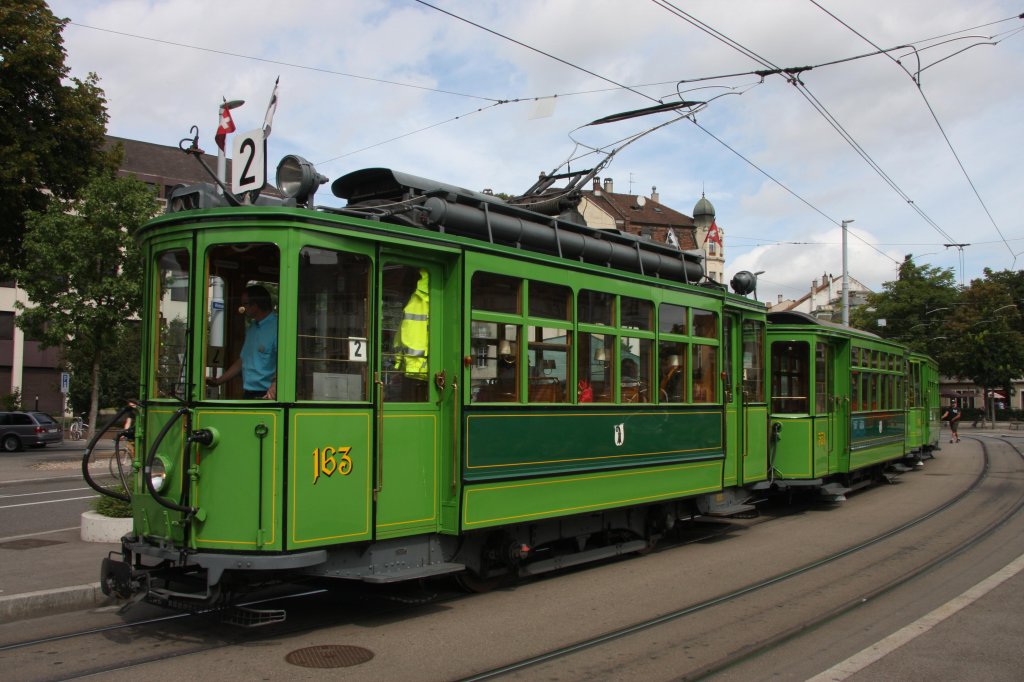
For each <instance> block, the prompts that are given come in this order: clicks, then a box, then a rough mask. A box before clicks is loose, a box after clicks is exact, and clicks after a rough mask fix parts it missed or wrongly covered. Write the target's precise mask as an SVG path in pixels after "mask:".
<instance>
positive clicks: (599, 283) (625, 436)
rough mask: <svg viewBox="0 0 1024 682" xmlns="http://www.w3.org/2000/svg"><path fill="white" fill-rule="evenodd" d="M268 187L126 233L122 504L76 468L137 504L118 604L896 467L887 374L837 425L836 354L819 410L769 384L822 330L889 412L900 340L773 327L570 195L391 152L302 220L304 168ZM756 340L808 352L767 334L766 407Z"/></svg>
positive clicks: (518, 544) (307, 209)
mask: <svg viewBox="0 0 1024 682" xmlns="http://www.w3.org/2000/svg"><path fill="white" fill-rule="evenodd" d="M278 174H279V182H278V184H279V186H280V187H282V192H284V194H285V198H284V199H283V200H282V199H279V198H273V197H266V196H264V197H260V198H258V199H256V200H255V201H254V202H253V203H252V204H251V205H237V204H238V203H239V202H238V199H237V198H236V197H233V196H232V195H231V194H230V193H228V192H227V191H226V190H225V192H224V193H223V194H221V193H218V192H217V191H216V189H215V188H214V187H212V186H207V185H194V186H189V187H182V188H178V189H177V190H176V191H175V192H174V193H173V195H172V199H171V201H170V203H169V206H168V213H167V214H166V215H164V216H162V217H159V218H157V219H155V220H153V221H151V222H150V223H148V224H147V225H146V226H144V227H143V228H141V230H140V231H139V235H138V238H139V240H140V244H141V246H142V250H143V253H144V257H145V260H146V287H145V301H144V306H143V315H142V324H143V330H144V331H143V336H144V338H143V357H142V387H141V388H142V394H141V396H140V400H139V401H138V403H137V405H133V406H131V408H125V410H122V415H119V416H118V417H116V418H115V420H118V419H120V417H121V416H123V414H125V413H127V412H129V411H133V412H134V422H133V423H134V427H133V429H131V430H128V431H126V432H125V433H124V435H125V436H126V437H127V438H129V439H130V440H131V442H132V443H133V444H134V452H135V459H134V463H133V468H132V471H131V472H127V473H128V475H127V476H125V479H126V483H127V488H128V492H127V494H120V493H118V492H117V491H114V490H110V489H107V488H104V487H102V486H100V485H98V484H97V483H96V482H95V481H93V480H92V479H91V478H90V477H89V474H88V466H87V464H88V459H89V457H90V454H91V451H92V447H94V446H95V441H94V442H93V443H91V444H90V447H89V448H87V451H86V455H85V457H84V460H83V472H84V474H85V476H86V479H87V481H89V482H90V484H91V485H93V487H95V488H96V489H97V490H100V492H102V493H104V494H108V495H112V496H115V497H117V496H120V497H121V498H122V499H125V500H126V501H130V502H131V505H132V510H133V516H134V524H133V529H132V531H131V532H130V533H129V534H127V535H126V536H125V537H124V538H123V540H122V552H121V556H120V557H111V558H107V559H105V560H104V562H103V567H102V586H103V589H104V591H106V592H107V593H108V594H116V595H118V596H120V597H130V596H133V595H135V596H145V597H146V598H147V599H149V600H150V601H154V602H158V603H170V602H175V603H176V604H180V603H186V604H192V605H200V604H210V603H217V602H224V601H226V600H228V599H229V597H228V595H231V594H235V593H237V591H238V590H240V589H242V588H244V587H245V586H248V585H252V584H256V583H259V582H261V581H265V580H267V579H269V578H271V577H278V576H282V575H303V576H313V577H323V578H338V579H347V580H354V581H364V582H367V583H389V582H397V581H403V580H412V579H419V578H424V577H428V576H434V575H440V574H445V573H453V574H456V575H457V576H458V577H460V579H461V580H462V581H463V582H464V583H465V584H466V585H467V586H469V587H471V588H481V589H482V588H486V587H487V586H489V585H491V584H493V583H494V582H496V581H500V580H503V579H505V578H507V577H511V576H515V575H528V574H537V573H542V572H545V571H549V570H554V569H557V568H560V567H564V566H568V565H572V564H576V563H581V562H585V561H592V560H596V559H600V558H605V557H609V556H613V555H617V554H622V553H629V552H638V551H643V550H645V549H647V548H649V547H650V546H652V544H653V543H654V542H656V541H657V539H658V537H659V536H660V535H661V534H663V533H664V532H666V530H668V529H670V528H671V527H672V526H673V525H674V524H675V523H676V521H677V520H680V519H688V518H692V517H694V516H696V515H731V514H736V513H740V512H745V511H750V510H751V509H753V507H752V506H751V504H750V502H751V500H752V498H753V497H754V496H755V495H757V494H759V493H758V492H757V490H758V489H761V488H763V487H765V486H768V485H772V484H773V481H774V483H778V482H779V480H780V479H782V478H794V479H795V478H810V477H820V476H824V475H825V474H826V473H828V472H852V471H855V470H856V469H857V468H858V467H863V466H866V465H868V464H875V463H879V462H882V461H886V460H889V459H893V458H896V457H898V456H901V455H902V454H903V451H904V445H903V442H904V441H903V436H902V433H903V432H902V429H903V428H904V421H903V418H904V416H903V415H904V413H903V411H902V409H900V410H897V409H895V408H896V407H897V406H896V405H895V403H893V404H892V405H889V406H888V407H889V408H892V409H885V410H882V411H881V412H879V411H877V410H875V409H874V407H872V408H871V410H870V411H869V410H867V406H868V397H867V396H868V392H873V391H875V390H876V389H877V388H878V385H877V384H868V385H866V388H865V389H863V391H862V392H861V393H858V394H855V395H856V397H855V401H862V402H857V403H856V404H855V405H854V406H853V410H852V414H851V415H847V417H849V416H852V421H850V420H849V419H845V418H844V417H843V415H844V414H846V413H845V411H847V410H849V409H850V407H849V406H848V405H847V403H845V402H844V401H842V400H840V399H839V397H840V396H841V395H843V394H844V392H846V393H848V391H849V387H848V386H846V384H845V382H847V381H849V378H848V377H849V375H848V374H846V373H841V372H838V371H836V369H835V368H834V367H832V365H829V367H830V369H829V370H828V371H829V372H830V373H829V374H828V375H827V377H828V379H827V381H828V382H832V383H829V384H827V389H826V390H827V391H832V393H828V394H827V396H822V397H823V398H824V397H828V398H829V400H827V401H826V402H824V403H822V405H823V406H824V407H823V408H822V409H823V410H824V411H823V412H820V413H818V412H814V413H812V411H811V409H810V405H809V403H808V402H807V400H808V399H807V398H805V399H804V402H803V403H802V404H801V405H799V406H798V405H797V402H796V401H797V398H796V397H795V394H793V390H796V387H797V384H795V383H786V382H783V381H782V379H781V377H782V375H781V374H778V373H779V372H782V371H783V370H782V368H783V367H784V366H786V367H790V365H783V364H781V363H783V362H784V361H785V362H791V363H793V364H792V366H791V367H792V372H795V371H796V368H797V367H798V366H802V367H804V368H805V370H807V371H810V370H809V367H811V366H813V363H814V362H815V361H816V359H817V358H818V356H817V355H815V353H818V352H819V350H820V344H822V343H824V344H825V346H826V352H827V353H829V354H830V355H829V356H828V357H829V358H831V359H836V360H837V361H838V359H839V358H840V356H841V355H842V354H843V353H846V355H845V356H844V357H849V353H850V352H853V353H854V355H853V357H855V358H858V360H857V362H867V363H868V364H867V365H865V366H864V370H863V371H864V372H865V373H869V374H871V375H872V376H878V377H879V378H881V377H882V376H884V377H885V383H884V386H885V387H886V390H889V389H891V396H890V397H891V398H892V400H893V401H895V396H896V390H897V389H898V387H899V386H900V385H902V384H900V383H899V382H901V381H902V378H901V377H900V376H899V375H898V371H897V370H898V367H902V364H896V361H895V359H894V360H893V361H892V362H893V363H894V364H892V365H891V366H890V364H889V362H890V360H889V356H890V355H891V356H892V357H893V358H896V357H899V358H902V357H903V356H902V354H901V353H902V351H899V350H898V349H897V348H896V347H893V346H889V345H887V344H885V343H884V342H882V341H880V340H877V339H873V338H869V337H868V336H867V335H857V334H855V333H852V332H849V331H846V332H844V333H840V332H838V331H837V330H836V331H832V332H830V333H825V331H823V330H824V328H823V327H821V326H820V325H818V326H816V327H814V328H813V329H812V328H811V327H810V326H808V325H806V324H798V325H792V324H786V325H785V329H787V330H789V331H788V332H784V333H786V334H790V336H792V337H793V338H792V339H789V340H786V339H785V338H784V337H783V336H780V335H779V333H778V332H775V331H769V327H770V326H771V325H770V324H769V317H768V316H767V314H766V310H765V307H764V305H763V304H761V303H759V302H757V301H756V300H751V299H749V298H747V297H746V296H745V295H744V294H748V293H750V292H751V291H752V290H753V286H752V284H753V282H754V277H753V276H752V275H749V273H741V275H743V276H740V275H738V276H737V278H736V279H735V280H734V289H738V291H739V293H728V292H727V291H726V290H725V289H724V288H723V287H721V286H719V285H717V284H713V283H711V282H709V281H707V280H705V279H704V278H703V268H702V262H701V260H700V255H699V254H697V253H690V252H681V251H679V250H677V249H675V248H672V247H668V246H665V245H661V244H656V243H652V242H649V241H646V240H641V239H638V238H635V237H632V236H630V235H623V234H619V233H617V232H612V233H609V232H606V231H601V230H593V229H590V228H587V227H584V226H582V218H581V216H579V214H578V212H576V210H575V206H576V204H578V202H579V196H578V195H576V196H573V195H572V194H571V193H569V192H559V191H556V190H552V191H549V192H548V194H547V195H545V196H544V197H541V198H540V199H538V198H537V197H536V196H534V197H532V198H529V199H528V200H527V201H526V202H525V203H526V205H516V204H514V203H511V202H506V201H503V200H501V199H498V198H496V197H494V196H492V195H489V194H483V193H477V192H472V191H469V190H465V189H461V188H458V187H454V186H451V185H445V184H443V183H438V182H435V181H431V180H425V179H423V178H418V177H415V176H411V175H406V174H403V173H399V172H395V171H391V170H387V169H380V168H377V169H367V170H362V171H357V172H354V173H351V174H349V175H346V176H344V177H341V178H339V179H337V180H336V181H335V182H334V183H333V184H332V186H331V187H332V190H333V192H334V194H335V195H336V196H338V197H341V198H344V199H346V200H347V201H348V204H347V206H346V207H345V208H341V209H338V208H323V207H316V208H314V207H313V205H312V192H313V191H314V190H315V187H316V185H317V184H319V182H322V181H323V179H322V178H321V177H320V176H318V175H317V174H316V173H315V172H314V171H312V170H311V168H310V167H308V166H307V165H305V164H304V162H302V160H301V159H298V157H286V159H285V161H283V162H282V164H281V165H280V166H279V168H278ZM282 175H284V176H285V179H286V180H287V178H288V177H289V176H290V177H292V178H293V179H298V180H301V182H299V181H296V182H286V181H284V180H282ZM737 283H739V284H738V285H737ZM257 292H262V294H258V293H257ZM264 297H265V298H266V299H268V300H267V301H266V302H265V303H260V302H259V301H258V300H257V298H261V299H262V298H264ZM263 307H265V308H267V309H269V311H272V312H273V314H271V315H265V316H264V315H256V314H255V313H254V311H256V312H259V311H260V309H261V308H263ZM263 312H264V314H265V313H267V312H268V310H264V311H263ZM779 322H782V320H779ZM254 330H256V331H254ZM275 330H276V334H269V335H268V332H273V331H275ZM250 336H251V337H252V339H257V340H255V341H251V342H250V343H247V339H249V338H250ZM786 338H788V337H786ZM769 339H775V341H773V342H772V343H773V344H775V343H783V342H785V343H791V344H797V345H799V344H803V345H802V346H800V348H801V349H802V350H800V352H802V353H803V355H802V356H799V357H798V352H797V348H796V347H795V346H794V347H793V349H792V350H791V351H786V352H783V348H782V347H781V346H779V350H778V353H779V354H778V356H777V357H776V355H775V351H774V350H773V351H772V355H771V366H772V372H773V374H772V377H773V378H772V381H773V387H774V388H775V389H777V391H779V392H780V393H778V396H777V397H772V398H771V401H769V397H770V396H769V384H768V377H769V363H768V362H767V360H766V359H767V358H769V354H768V350H767V347H766V344H767V343H768V340H769ZM851 347H852V348H851ZM883 356H884V358H885V360H884V363H885V366H884V368H883V367H881V366H879V365H877V364H872V363H879V362H882V360H881V358H882V357H883ZM243 357H244V358H247V361H246V363H243V365H244V364H247V363H252V364H251V365H250V367H252V368H258V369H259V370H260V372H262V374H263V375H266V376H264V377H263V378H264V379H268V378H269V379H270V380H271V381H272V383H271V388H266V386H262V385H261V386H253V385H251V383H252V382H254V381H255V379H253V377H254V376H256V374H258V372H257V371H256V370H255V369H254V370H253V371H252V372H251V374H247V373H246V370H245V368H244V366H243V369H242V372H241V373H237V367H236V365H237V362H238V359H239V358H243ZM901 362H902V360H901ZM268 368H269V369H268ZM786 371H791V370H786ZM270 375H272V376H270ZM787 376H792V377H793V378H792V379H787V381H796V377H797V375H796V374H792V373H791V375H787ZM815 376H816V375H815V374H813V373H808V374H805V375H804V380H805V381H812V380H814V377H815ZM776 382H779V383H778V384H777V385H774V384H775V383H776ZM811 385H812V384H809V383H808V384H806V385H805V386H803V387H801V388H799V390H798V391H797V392H802V393H801V394H802V395H804V396H807V395H808V393H807V390H808V387H809V386H811ZM255 389H258V390H255ZM790 389H793V390H790ZM837 389H838V390H837ZM879 390H880V389H879ZM791 394H792V395H791ZM872 395H873V393H872ZM887 395H889V394H887ZM817 407H818V405H815V408H817ZM798 414H799V415H801V416H798ZM883 415H886V416H883ZM897 417H898V418H897ZM780 423H785V431H784V436H783V438H782V439H781V440H778V439H772V438H769V435H770V434H769V425H770V424H771V425H772V426H773V429H774V428H777V427H776V426H775V425H777V424H780ZM847 423H853V424H854V429H853V431H852V432H850V433H847V431H846V427H845V424H847ZM878 428H881V429H882V431H881V433H882V437H881V440H883V441H884V442H880V441H879V438H877V437H876V433H875V432H876V430H877V429H878ZM819 429H826V431H825V437H824V440H823V441H822V440H821V436H820V435H819V433H818V431H819ZM897 432H898V433H897ZM776 435H777V434H776ZM897 436H898V437H897ZM770 441H771V442H772V443H773V447H772V451H771V453H769V442H770ZM798 443H804V444H805V445H806V446H810V444H811V443H814V444H815V446H814V447H815V449H814V450H813V456H811V457H809V458H808V457H806V456H804V457H803V458H802V459H801V456H798V453H797V450H796V449H795V448H794V446H795V445H797V444H798ZM819 443H820V445H818V444H819ZM848 443H850V444H852V449H850V450H849V451H847V449H846V445H847V444H848ZM804 450H805V453H806V452H810V450H809V449H808V447H805V448H804Z"/></svg>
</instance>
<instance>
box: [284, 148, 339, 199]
mask: <svg viewBox="0 0 1024 682" xmlns="http://www.w3.org/2000/svg"><path fill="white" fill-rule="evenodd" d="M325 182H327V178H325V177H324V176H323V175H320V174H319V173H317V172H316V167H315V166H313V164H312V163H310V162H309V161H307V160H306V159H304V158H302V157H301V156H296V155H295V154H289V155H288V156H286V157H284V158H283V159H281V162H280V163H278V164H277V182H276V184H277V188H278V189H279V190H281V193H282V194H284V195H285V196H286V197H288V198H289V199H294V200H295V203H296V204H298V205H299V206H305V205H307V204H309V203H312V201H313V195H314V194H316V190H317V189H318V188H319V187H320V185H322V184H324V183H325Z"/></svg>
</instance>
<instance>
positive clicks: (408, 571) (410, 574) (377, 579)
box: [362, 562, 466, 584]
mask: <svg viewBox="0 0 1024 682" xmlns="http://www.w3.org/2000/svg"><path fill="white" fill-rule="evenodd" d="M464 570H466V566H465V565H464V564H454V563H450V562H444V563H439V564H431V565H429V566H413V567H410V568H403V569H399V570H396V571H389V572H387V573H380V574H374V575H364V576H362V580H363V582H367V583H375V584H378V583H397V582H402V581H403V580H415V579H417V578H429V577H432V576H435V575H444V574H445V573H458V572H459V571H464Z"/></svg>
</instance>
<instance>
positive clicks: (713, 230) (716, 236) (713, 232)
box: [704, 220, 722, 246]
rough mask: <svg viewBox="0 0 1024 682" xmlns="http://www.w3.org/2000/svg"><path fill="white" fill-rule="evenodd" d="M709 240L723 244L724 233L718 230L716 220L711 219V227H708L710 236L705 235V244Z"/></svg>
mask: <svg viewBox="0 0 1024 682" xmlns="http://www.w3.org/2000/svg"><path fill="white" fill-rule="evenodd" d="M709 241H711V242H715V243H716V244H718V245H719V246H722V235H721V234H720V233H719V232H718V225H716V224H715V221H714V220H712V221H711V227H709V228H708V236H706V237H704V243H705V244H707V243H708V242H709Z"/></svg>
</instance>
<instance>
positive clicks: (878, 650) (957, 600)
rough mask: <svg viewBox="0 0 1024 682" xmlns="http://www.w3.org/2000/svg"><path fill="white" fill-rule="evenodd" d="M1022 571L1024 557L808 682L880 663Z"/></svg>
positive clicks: (834, 681) (825, 681)
mask: <svg viewBox="0 0 1024 682" xmlns="http://www.w3.org/2000/svg"><path fill="white" fill-rule="evenodd" d="M1022 570H1024V554H1022V555H1021V556H1019V557H1017V558H1016V559H1014V560H1013V561H1011V562H1010V563H1009V564H1007V565H1006V566H1005V567H1004V568H1003V569H1002V570H1000V571H997V572H996V573H994V574H992V575H991V576H989V577H988V578H985V579H984V580H982V581H981V582H980V583H978V584H977V585H975V586H974V587H972V588H970V589H969V590H967V591H966V592H964V593H963V594H961V595H959V596H958V597H954V598H953V599H951V600H949V601H948V602H946V603H945V604H943V605H942V606H940V607H938V608H937V609H935V610H934V611H932V612H931V613H927V614H925V615H923V616H921V617H920V618H918V619H917V620H915V621H914V622H913V623H911V624H910V625H908V626H906V627H904V628H902V629H901V630H897V631H896V632H894V633H893V634H891V635H889V636H888V637H886V638H885V639H883V640H881V641H880V642H876V643H875V644H872V645H871V646H869V647H867V648H866V649H863V650H862V651H859V652H857V653H855V654H854V655H853V656H850V657H849V658H848V659H846V660H845V661H842V662H841V663H838V664H836V665H834V666H832V667H831V668H829V669H828V670H826V671H824V672H823V673H820V674H818V675H815V676H814V677H812V678H810V679H809V680H808V681H807V682H839V681H840V680H845V679H846V678H848V677H850V676H852V675H854V674H856V673H858V672H860V671H861V670H863V669H864V668H866V667H868V666H869V665H871V664H872V663H874V662H876V661H878V660H881V659H882V658H883V657H884V656H886V655H888V654H890V653H892V652H893V651H895V650H896V649H898V648H900V647H901V646H903V645H904V644H907V643H908V642H910V641H911V640H913V639H915V638H916V637H919V636H921V635H923V634H925V633H926V632H928V631H929V630H931V629H932V628H933V627H935V626H936V625H938V624H939V623H941V622H942V621H944V620H946V619H947V618H949V617H950V616H952V615H954V614H956V613H957V612H958V611H960V610H961V609H963V608H965V607H967V606H970V605H971V604H973V603H974V602H976V601H977V600H979V599H981V598H982V597H983V596H985V595H986V594H988V593H989V592H991V591H992V590H994V589H995V588H997V587H999V586H1000V585H1002V584H1003V583H1004V582H1006V581H1007V580H1009V579H1010V578H1012V577H1013V576H1015V575H1017V574H1018V573H1020V572H1021V571H1022Z"/></svg>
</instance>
